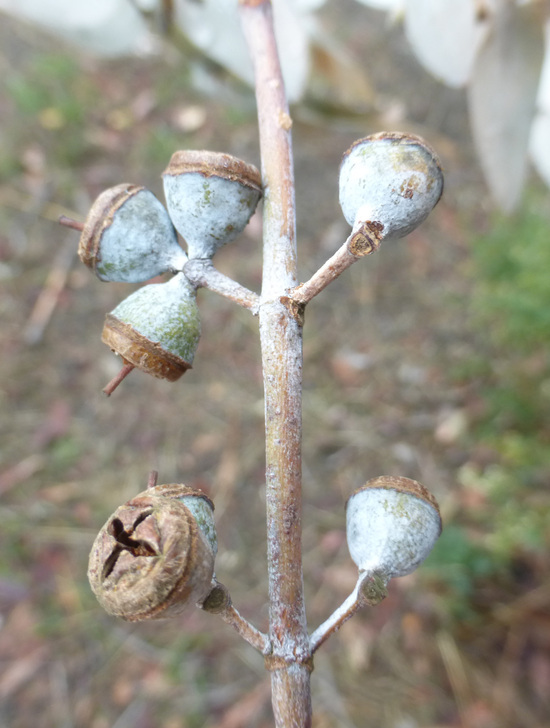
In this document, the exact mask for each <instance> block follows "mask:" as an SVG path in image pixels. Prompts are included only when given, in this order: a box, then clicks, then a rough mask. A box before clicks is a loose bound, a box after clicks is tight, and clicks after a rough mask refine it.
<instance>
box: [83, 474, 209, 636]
mask: <svg viewBox="0 0 550 728" xmlns="http://www.w3.org/2000/svg"><path fill="white" fill-rule="evenodd" d="M163 487H166V486H158V488H160V489H162V488H163ZM214 557H215V554H214V551H213V549H212V547H211V545H210V543H209V542H208V540H207V538H206V537H205V535H204V533H203V531H202V530H201V527H200V526H199V525H198V523H197V520H196V518H195V516H194V515H193V513H192V511H191V510H190V508H188V507H187V506H186V505H185V504H184V503H183V502H182V501H181V500H179V499H177V498H173V497H168V496H166V495H159V494H158V492H157V488H150V489H148V490H147V491H144V492H143V493H140V494H139V495H137V496H136V497H135V498H132V499H131V500H130V501H128V502H127V503H125V504H124V505H123V506H121V507H120V508H118V509H117V510H116V511H115V513H114V514H113V515H112V516H111V517H110V518H109V519H108V521H107V523H106V524H105V525H104V526H103V528H102V529H101V531H100V532H99V534H98V536H97V538H96V540H95V542H94V545H93V547H92V551H91V553H90V559H89V566H88V579H89V582H90V586H91V587H92V591H93V592H94V594H95V595H96V597H97V599H98V600H99V602H100V604H101V605H102V606H103V608H104V609H105V610H106V611H107V612H109V614H112V615H114V616H116V617H121V618H122V619H125V620H127V621H129V622H136V621H141V620H144V619H159V618H163V617H172V616H176V615H178V614H180V613H181V612H182V611H183V610H184V609H185V608H186V607H187V606H188V605H193V604H200V603H201V602H202V601H203V600H204V599H205V598H206V597H207V596H208V594H209V593H210V591H211V589H212V577H213V574H214Z"/></svg>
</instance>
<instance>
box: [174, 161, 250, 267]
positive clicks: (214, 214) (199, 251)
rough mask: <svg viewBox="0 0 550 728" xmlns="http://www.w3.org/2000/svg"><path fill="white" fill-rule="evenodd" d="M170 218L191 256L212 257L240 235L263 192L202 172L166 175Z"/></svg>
mask: <svg viewBox="0 0 550 728" xmlns="http://www.w3.org/2000/svg"><path fill="white" fill-rule="evenodd" d="M163 181H164V194H165V196H166V205H167V207H168V211H169V213H170V217H171V218H172V221H173V223H174V225H175V226H176V228H177V230H178V232H179V233H180V235H181V236H182V237H183V238H184V240H185V242H186V243H187V250H188V253H189V257H190V258H211V257H212V256H213V255H214V253H215V252H216V250H218V248H220V247H221V246H222V245H225V243H228V242H229V241H231V240H233V239H234V238H236V237H237V236H238V235H239V234H240V233H241V232H242V231H243V230H244V228H245V227H246V225H247V224H248V221H249V220H250V218H251V217H252V214H253V212H254V210H255V209H256V205H257V204H258V200H259V199H260V197H261V191H260V190H258V189H255V188H253V187H246V186H244V185H241V184H239V183H238V182H235V181H234V180H226V179H222V178H221V177H215V176H211V177H207V176H205V175H203V174H201V173H199V172H187V173H186V174H180V175H177V176H172V175H168V174H165V175H164V177H163Z"/></svg>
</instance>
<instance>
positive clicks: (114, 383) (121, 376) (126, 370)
mask: <svg viewBox="0 0 550 728" xmlns="http://www.w3.org/2000/svg"><path fill="white" fill-rule="evenodd" d="M123 361H124V364H123V365H122V368H121V369H120V371H119V373H118V374H117V375H116V376H115V377H113V378H112V379H111V381H110V382H109V384H107V385H106V386H105V387H104V388H103V390H102V391H103V392H104V393H105V394H106V395H107V397H110V396H111V394H112V393H113V392H114V391H115V389H116V388H117V387H118V385H119V384H120V383H121V382H123V381H124V380H125V379H126V377H127V376H128V374H130V372H131V371H132V370H134V369H135V368H136V367H135V366H134V364H130V362H128V361H125V360H124V359H123Z"/></svg>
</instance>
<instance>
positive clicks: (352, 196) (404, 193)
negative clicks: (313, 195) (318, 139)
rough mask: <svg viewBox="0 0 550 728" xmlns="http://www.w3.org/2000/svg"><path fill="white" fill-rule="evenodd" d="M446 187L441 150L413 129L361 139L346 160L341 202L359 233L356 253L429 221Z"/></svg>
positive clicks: (341, 187)
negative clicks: (417, 134) (435, 150)
mask: <svg viewBox="0 0 550 728" xmlns="http://www.w3.org/2000/svg"><path fill="white" fill-rule="evenodd" d="M442 192H443V173H442V171H441V165H440V162H439V159H438V157H437V155H436V153H435V152H434V151H433V150H432V149H431V147H429V146H428V144H427V143H426V142H425V141H424V140H423V139H421V138H420V137H418V136H415V135H413V134H403V133H400V132H381V133H380V134H373V135H371V136H368V137H365V138H364V139H359V140H358V141H356V142H355V143H354V144H352V146H351V147H350V148H349V149H348V151H347V152H346V153H345V154H344V157H343V159H342V164H341V166H340V206H341V208H342V212H343V213H344V217H345V218H346V220H347V222H348V223H349V224H350V225H351V226H352V227H353V233H357V241H356V244H355V247H356V249H355V250H354V249H353V245H352V252H354V253H355V254H356V255H366V254H368V253H372V252H373V251H374V250H376V249H377V248H378V247H379V245H380V242H381V241H382V240H384V239H386V238H401V237H404V236H405V235H408V234H409V233H410V232H412V231H413V230H414V229H415V228H416V227H417V226H418V225H420V223H421V222H423V221H424V220H425V219H426V217H427V216H428V214H429V213H430V212H431V210H432V209H433V208H434V207H435V205H436V204H437V202H438V201H439V198H440V197H441V195H442Z"/></svg>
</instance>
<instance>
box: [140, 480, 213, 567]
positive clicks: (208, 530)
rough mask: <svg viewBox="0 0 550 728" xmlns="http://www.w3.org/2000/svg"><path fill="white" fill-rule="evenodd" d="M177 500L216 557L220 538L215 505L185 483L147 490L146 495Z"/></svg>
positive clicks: (169, 484)
mask: <svg viewBox="0 0 550 728" xmlns="http://www.w3.org/2000/svg"><path fill="white" fill-rule="evenodd" d="M145 493H146V494H148V495H153V496H157V495H159V496H163V497H166V498H175V499H176V500H178V501H180V502H181V503H183V504H184V506H186V507H187V508H188V509H189V511H190V512H191V513H192V515H193V517H194V519H195V521H196V522H197V525H198V527H199V528H200V530H201V531H202V534H203V536H204V537H205V538H206V540H207V541H208V543H209V544H210V548H211V549H212V552H213V554H214V556H215V555H216V554H217V553H218V537H217V534H216V524H215V522H214V503H213V502H212V501H211V500H210V498H209V497H208V496H207V495H206V494H205V493H203V492H202V490H199V489H197V488H191V487H190V486H188V485H184V484H183V483H165V484H163V485H155V486H153V487H152V488H147V490H146V491H144V493H143V494H142V495H144V494H145Z"/></svg>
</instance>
